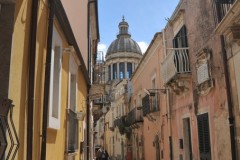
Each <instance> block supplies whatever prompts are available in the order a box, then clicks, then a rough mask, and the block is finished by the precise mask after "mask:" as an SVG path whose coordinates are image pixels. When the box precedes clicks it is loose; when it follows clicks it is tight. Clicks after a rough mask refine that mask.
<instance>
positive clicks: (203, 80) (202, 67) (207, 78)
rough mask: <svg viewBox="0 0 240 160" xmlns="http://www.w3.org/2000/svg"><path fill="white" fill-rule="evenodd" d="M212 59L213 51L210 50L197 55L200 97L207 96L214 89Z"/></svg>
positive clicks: (204, 50)
mask: <svg viewBox="0 0 240 160" xmlns="http://www.w3.org/2000/svg"><path fill="white" fill-rule="evenodd" d="M210 59H211V51H210V50H209V49H203V50H202V51H200V52H199V53H198V54H197V62H196V70H197V83H198V93H199V94H200V95H207V94H208V93H209V92H210V90H211V88H212V87H213V79H212V73H211V64H210Z"/></svg>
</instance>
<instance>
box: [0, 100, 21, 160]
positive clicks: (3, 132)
mask: <svg viewBox="0 0 240 160" xmlns="http://www.w3.org/2000/svg"><path fill="white" fill-rule="evenodd" d="M0 108H1V109H0V159H15V156H16V154H17V151H18V148H19V139H18V136H17V132H16V128H15V125H14V123H13V119H12V114H13V104H12V100H10V99H0Z"/></svg>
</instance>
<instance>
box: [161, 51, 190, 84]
mask: <svg viewBox="0 0 240 160" xmlns="http://www.w3.org/2000/svg"><path fill="white" fill-rule="evenodd" d="M187 73H190V61H189V56H188V48H171V49H167V56H166V57H165V59H164V61H163V62H162V65H161V75H162V79H163V82H164V84H166V83H168V82H169V81H170V80H171V79H172V78H174V77H175V76H176V75H177V74H187Z"/></svg>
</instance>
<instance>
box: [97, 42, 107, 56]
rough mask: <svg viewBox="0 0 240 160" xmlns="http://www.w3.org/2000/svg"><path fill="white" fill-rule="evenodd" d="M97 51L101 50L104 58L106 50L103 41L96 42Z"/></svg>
mask: <svg viewBox="0 0 240 160" xmlns="http://www.w3.org/2000/svg"><path fill="white" fill-rule="evenodd" d="M98 52H103V57H104V59H105V55H106V52H107V45H106V44H103V43H99V44H98Z"/></svg>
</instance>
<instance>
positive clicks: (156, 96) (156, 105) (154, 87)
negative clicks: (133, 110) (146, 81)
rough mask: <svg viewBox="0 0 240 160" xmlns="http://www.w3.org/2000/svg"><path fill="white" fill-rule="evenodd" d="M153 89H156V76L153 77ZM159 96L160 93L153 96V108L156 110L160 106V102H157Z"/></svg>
mask: <svg viewBox="0 0 240 160" xmlns="http://www.w3.org/2000/svg"><path fill="white" fill-rule="evenodd" d="M152 89H153V90H154V89H156V79H155V78H153V79H152ZM153 92H155V91H153ZM157 98H158V94H157V93H155V94H154V96H152V109H153V111H156V110H157V108H158V103H157V100H158V99H157Z"/></svg>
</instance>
